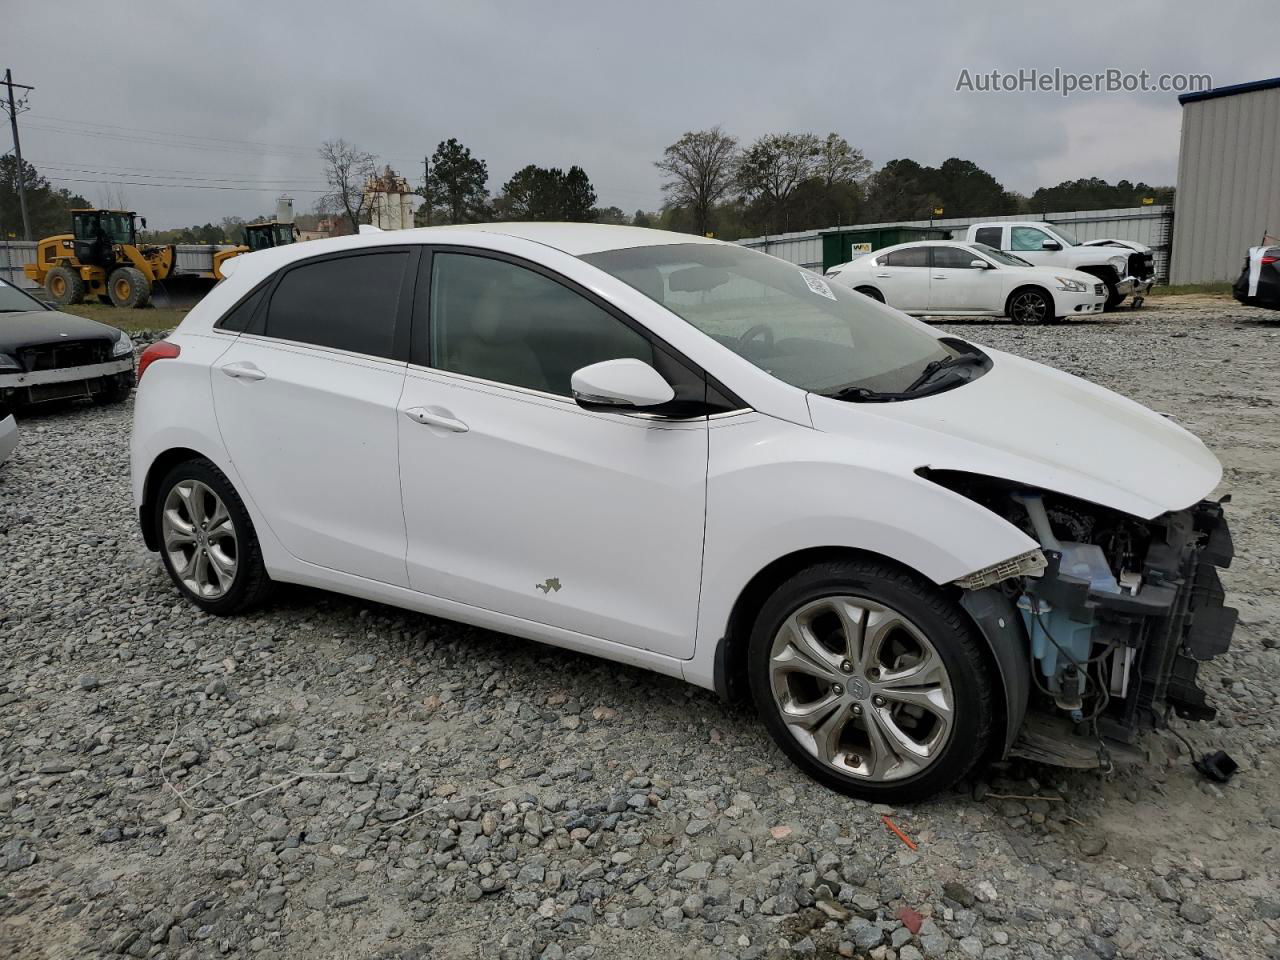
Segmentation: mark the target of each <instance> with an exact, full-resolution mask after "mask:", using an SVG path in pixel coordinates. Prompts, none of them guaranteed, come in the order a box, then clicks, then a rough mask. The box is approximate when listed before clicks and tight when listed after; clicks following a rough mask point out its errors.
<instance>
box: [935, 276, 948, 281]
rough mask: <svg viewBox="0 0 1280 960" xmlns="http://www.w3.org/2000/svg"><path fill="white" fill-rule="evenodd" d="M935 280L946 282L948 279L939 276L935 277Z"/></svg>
mask: <svg viewBox="0 0 1280 960" xmlns="http://www.w3.org/2000/svg"><path fill="white" fill-rule="evenodd" d="M933 279H935V280H946V279H947V278H946V277H939V276H935V277H934V278H933Z"/></svg>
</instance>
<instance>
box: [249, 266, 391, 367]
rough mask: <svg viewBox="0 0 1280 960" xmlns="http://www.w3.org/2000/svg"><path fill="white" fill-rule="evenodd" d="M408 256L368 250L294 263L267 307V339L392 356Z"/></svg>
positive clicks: (379, 355) (375, 355) (377, 355)
mask: <svg viewBox="0 0 1280 960" xmlns="http://www.w3.org/2000/svg"><path fill="white" fill-rule="evenodd" d="M408 257H409V255H408V254H407V253H404V252H391V253H371V254H363V255H360V256H354V257H342V258H339V259H334V260H319V261H316V262H315V263H306V264H303V265H301V266H298V267H294V268H293V269H292V270H290V271H289V272H288V273H286V274H285V275H284V276H283V277H282V278H281V280H280V285H279V286H277V287H276V291H275V293H273V294H272V295H271V304H270V306H269V307H268V308H267V323H266V330H265V331H264V332H265V333H266V335H267V336H268V337H279V338H280V339H282V340H296V341H298V342H299V343H313V344H316V345H317V346H321V347H335V348H337V349H339V350H350V351H352V352H353V353H366V354H369V355H370V356H374V357H390V356H392V353H393V350H392V346H393V344H394V342H395V328H396V307H397V305H398V304H399V302H400V284H401V281H402V279H403V277H404V268H405V264H406V262H407V261H408Z"/></svg>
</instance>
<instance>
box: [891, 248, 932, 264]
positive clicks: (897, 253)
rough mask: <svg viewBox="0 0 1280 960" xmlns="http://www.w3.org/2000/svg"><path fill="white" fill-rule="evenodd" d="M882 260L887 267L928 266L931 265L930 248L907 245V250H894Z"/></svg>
mask: <svg viewBox="0 0 1280 960" xmlns="http://www.w3.org/2000/svg"><path fill="white" fill-rule="evenodd" d="M880 262H881V263H882V264H884V265H885V266H886V267H927V266H929V249H928V248H927V247H907V248H906V249H905V250H894V251H893V252H892V253H889V254H886V255H885V256H884V257H883V258H882V259H881V261H880Z"/></svg>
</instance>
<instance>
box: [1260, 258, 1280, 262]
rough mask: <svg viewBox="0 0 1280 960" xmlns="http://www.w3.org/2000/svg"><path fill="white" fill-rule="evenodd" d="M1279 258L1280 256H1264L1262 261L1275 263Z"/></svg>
mask: <svg viewBox="0 0 1280 960" xmlns="http://www.w3.org/2000/svg"><path fill="white" fill-rule="evenodd" d="M1277 260H1280V257H1263V258H1262V263H1275V262H1276V261H1277Z"/></svg>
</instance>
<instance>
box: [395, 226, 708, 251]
mask: <svg viewBox="0 0 1280 960" xmlns="http://www.w3.org/2000/svg"><path fill="white" fill-rule="evenodd" d="M433 229H438V230H441V231H448V230H454V229H459V230H480V231H483V232H485V233H497V234H501V235H503V236H507V237H519V238H521V239H523V240H532V241H533V242H535V243H541V244H543V245H545V246H548V247H554V248H555V249H557V250H561V251H563V252H565V253H568V254H572V255H573V256H575V257H581V256H584V255H586V254H590V253H600V252H602V251H604V250H621V249H624V248H628V247H657V246H663V245H666V244H672V243H720V242H721V241H718V240H712V239H710V238H707V237H700V236H698V235H696V234H689V233H675V232H673V231H671V230H652V229H650V228H648V227H624V226H620V225H616V224H609V223H556V222H527V223H526V222H513V223H472V224H460V225H459V226H458V227H438V228H431V227H426V228H423V229H422V230H420V231H419V230H415V231H412V232H414V233H420V232H426V231H428V230H433Z"/></svg>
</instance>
